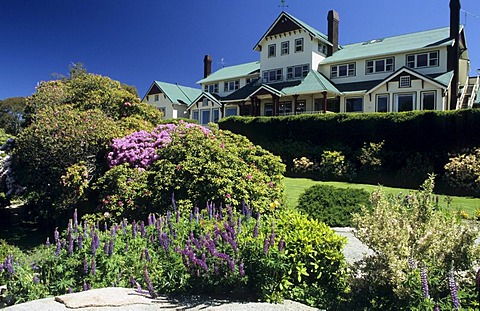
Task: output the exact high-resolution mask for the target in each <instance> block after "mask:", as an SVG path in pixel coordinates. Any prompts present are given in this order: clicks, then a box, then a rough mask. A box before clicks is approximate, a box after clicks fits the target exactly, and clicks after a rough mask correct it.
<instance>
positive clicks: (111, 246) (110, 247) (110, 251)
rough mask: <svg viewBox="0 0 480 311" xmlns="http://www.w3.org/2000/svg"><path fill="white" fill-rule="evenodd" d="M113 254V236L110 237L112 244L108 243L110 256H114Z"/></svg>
mask: <svg viewBox="0 0 480 311" xmlns="http://www.w3.org/2000/svg"><path fill="white" fill-rule="evenodd" d="M105 244H106V242H105ZM112 255H113V237H112V238H110V244H109V245H108V256H112Z"/></svg>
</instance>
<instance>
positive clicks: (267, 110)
mask: <svg viewBox="0 0 480 311" xmlns="http://www.w3.org/2000/svg"><path fill="white" fill-rule="evenodd" d="M265 115H266V116H269V117H271V116H273V104H272V103H266V104H265Z"/></svg>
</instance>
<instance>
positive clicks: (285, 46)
mask: <svg viewBox="0 0 480 311" xmlns="http://www.w3.org/2000/svg"><path fill="white" fill-rule="evenodd" d="M280 54H281V55H288V54H290V41H283V42H282V43H280Z"/></svg>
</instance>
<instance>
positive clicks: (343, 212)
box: [298, 185, 370, 227]
mask: <svg viewBox="0 0 480 311" xmlns="http://www.w3.org/2000/svg"><path fill="white" fill-rule="evenodd" d="M362 206H367V207H368V206H370V194H369V193H368V192H366V191H365V190H362V189H352V188H346V189H343V188H335V187H332V186H324V185H315V186H312V187H310V188H308V189H307V190H306V191H305V192H304V193H303V194H302V195H301V196H300V198H299V199H298V208H299V209H300V210H302V211H304V212H306V213H307V214H308V215H309V216H311V217H313V218H315V219H317V220H318V221H322V222H324V223H326V224H327V225H329V226H332V227H349V226H351V225H352V214H354V213H358V212H359V211H360V210H361V208H362Z"/></svg>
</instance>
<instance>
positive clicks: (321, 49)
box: [318, 42, 327, 55]
mask: <svg viewBox="0 0 480 311" xmlns="http://www.w3.org/2000/svg"><path fill="white" fill-rule="evenodd" d="M318 51H319V52H320V53H322V54H324V55H327V45H326V44H324V43H322V42H318Z"/></svg>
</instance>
